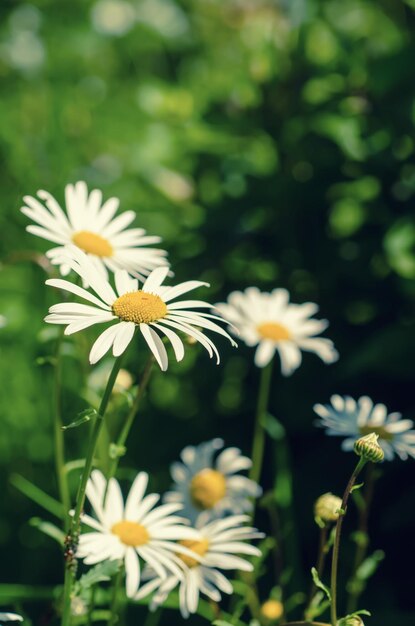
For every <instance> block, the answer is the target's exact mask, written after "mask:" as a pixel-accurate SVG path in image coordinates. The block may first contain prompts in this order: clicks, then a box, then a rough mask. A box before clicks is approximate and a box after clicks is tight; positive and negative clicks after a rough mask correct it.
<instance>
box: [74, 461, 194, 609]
mask: <svg viewBox="0 0 415 626" xmlns="http://www.w3.org/2000/svg"><path fill="white" fill-rule="evenodd" d="M147 483H148V475H147V474H146V473H145V472H140V473H139V474H138V475H137V477H136V479H135V480H134V482H133V484H132V486H131V489H130V492H129V494H128V497H127V500H126V502H125V505H124V500H123V496H122V493H121V489H120V486H119V484H118V482H117V481H116V480H115V479H114V478H111V479H110V481H109V485H108V490H107V481H106V479H105V477H104V475H103V474H102V473H101V472H100V471H99V470H94V471H93V472H92V474H91V478H90V479H89V481H88V485H87V491H86V495H87V498H88V500H89V502H90V503H91V505H92V508H93V510H94V512H95V514H96V519H95V518H93V517H91V516H89V515H85V514H83V515H82V517H81V520H82V522H83V523H84V524H85V525H86V526H89V527H90V528H92V529H93V532H89V533H85V534H82V535H81V536H80V538H79V545H78V549H77V553H76V555H77V557H80V558H82V559H83V560H84V563H85V564H86V565H94V564H95V563H99V562H100V561H106V560H110V561H113V560H122V561H123V562H124V565H125V574H126V592H127V595H128V596H129V597H131V596H133V595H134V594H135V593H136V592H137V589H138V587H139V585H140V578H141V576H140V571H141V565H140V561H141V560H142V561H144V562H145V563H147V564H148V565H149V566H151V568H152V569H153V570H154V571H156V572H157V576H159V577H160V578H161V579H162V580H164V579H166V578H167V576H168V575H169V574H174V575H175V576H177V578H178V580H180V579H181V578H182V577H183V570H184V569H185V567H186V566H185V565H184V561H183V560H182V559H181V558H179V556H178V555H182V556H183V558H198V557H197V555H194V553H193V552H192V551H191V550H190V549H189V548H188V547H187V545H189V542H190V543H191V542H193V541H198V540H199V536H200V534H199V532H198V531H196V530H194V529H192V528H189V527H188V526H185V523H186V522H187V520H185V519H184V518H182V517H178V516H177V515H173V513H176V512H177V511H179V510H180V509H181V508H182V507H181V505H179V504H163V505H161V506H158V507H156V508H154V506H155V504H156V503H157V502H158V500H159V499H160V496H159V495H158V494H154V493H152V494H149V495H147V496H144V493H145V490H146V488H147ZM106 491H107V494H106ZM177 540H180V541H181V540H183V541H184V542H185V543H184V544H183V545H181V544H177V543H176V541H177ZM186 542H187V543H186Z"/></svg>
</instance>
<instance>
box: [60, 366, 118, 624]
mask: <svg viewBox="0 0 415 626" xmlns="http://www.w3.org/2000/svg"><path fill="white" fill-rule="evenodd" d="M120 368H121V356H120V357H118V358H117V359H116V360H115V363H114V366H113V368H112V370H111V373H110V375H109V378H108V382H107V386H106V388H105V391H104V395H103V396H102V400H101V404H100V406H99V409H98V413H97V415H96V417H95V422H94V425H93V428H92V433H91V437H90V440H89V446H88V451H87V455H86V459H85V466H84V468H83V471H82V475H81V480H80V483H79V487H78V493H77V496H76V506H75V512H74V515H73V517H72V520H71V524H70V529H69V534H68V538H67V543H68V545H69V546H70V550H71V552H70V554H68V553H67V569H66V574H65V588H64V606H63V618H62V626H69V625H70V623H71V606H70V605H71V594H72V586H73V581H74V569H75V567H74V559H73V556H74V554H73V552H75V551H76V544H77V541H78V537H79V529H80V525H81V514H82V511H83V508H84V503H85V493H86V486H87V483H88V479H89V476H90V474H91V469H92V463H93V459H94V453H95V448H96V445H97V441H98V437H99V434H100V432H101V428H102V426H103V423H104V416H105V413H106V410H107V407H108V402H109V399H110V397H111V392H112V390H113V388H114V384H115V381H116V378H117V375H118V372H119V371H120Z"/></svg>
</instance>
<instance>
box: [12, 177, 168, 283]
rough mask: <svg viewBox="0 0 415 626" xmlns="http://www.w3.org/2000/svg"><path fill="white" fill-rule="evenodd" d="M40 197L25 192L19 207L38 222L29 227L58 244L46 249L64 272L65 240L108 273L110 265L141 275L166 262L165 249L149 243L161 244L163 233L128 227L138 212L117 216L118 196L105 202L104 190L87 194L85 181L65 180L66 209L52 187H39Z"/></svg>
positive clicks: (110, 268) (98, 267)
mask: <svg viewBox="0 0 415 626" xmlns="http://www.w3.org/2000/svg"><path fill="white" fill-rule="evenodd" d="M37 196H38V198H34V197H32V196H25V197H24V202H25V205H24V206H23V207H22V208H21V211H22V213H24V214H25V215H26V216H27V217H28V218H29V219H31V220H33V222H35V224H30V225H29V226H27V227H26V230H27V231H28V232H30V233H32V234H33V235H36V236H38V237H41V238H43V239H46V240H48V241H51V242H53V243H56V244H58V247H55V248H52V249H51V250H48V252H47V253H46V256H47V257H48V258H49V259H50V260H51V262H52V263H54V264H55V265H59V266H60V271H61V274H62V275H63V276H65V275H66V274H68V273H69V271H70V266H69V265H68V264H66V263H65V262H64V261H63V260H62V258H61V257H62V248H63V247H64V246H67V245H75V246H77V247H78V248H79V249H80V250H83V251H84V252H85V253H87V254H88V255H89V256H90V258H91V260H92V261H93V262H94V264H95V268H96V271H100V273H103V274H104V275H105V276H107V275H108V272H107V270H108V269H109V270H111V271H113V272H114V271H115V270H117V269H125V270H127V271H128V272H129V273H130V274H132V275H133V276H135V277H137V278H139V279H140V280H143V279H144V277H145V276H147V275H148V274H149V273H150V272H151V270H153V269H154V268H156V267H159V266H160V265H166V264H167V260H166V258H165V257H166V254H167V253H166V252H165V251H164V250H160V249H158V248H148V247H146V246H149V245H151V244H157V243H159V242H160V241H161V239H160V237H152V236H148V235H146V231H145V230H144V229H143V228H130V229H129V228H127V227H128V226H129V225H130V224H131V222H132V221H133V220H134V218H135V217H136V214H135V212H134V211H125V212H124V213H121V214H119V215H118V216H116V213H117V210H118V206H119V200H118V198H109V199H108V200H106V201H105V202H103V199H102V192H101V191H100V190H99V189H93V190H92V191H91V192H90V193H88V188H87V185H86V183H85V182H84V181H78V182H77V183H75V184H74V185H66V187H65V205H66V207H65V208H66V212H65V211H64V210H63V209H62V208H61V206H60V205H59V203H58V202H57V200H56V199H55V198H54V197H53V196H52V195H51V194H50V193H49V192H47V191H44V190H39V191H38V192H37Z"/></svg>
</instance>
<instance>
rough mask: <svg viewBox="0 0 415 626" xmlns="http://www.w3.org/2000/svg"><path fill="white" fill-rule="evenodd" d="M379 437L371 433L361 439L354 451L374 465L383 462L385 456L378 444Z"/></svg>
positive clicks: (355, 445) (356, 443)
mask: <svg viewBox="0 0 415 626" xmlns="http://www.w3.org/2000/svg"><path fill="white" fill-rule="evenodd" d="M378 439H379V435H376V433H370V434H369V435H365V436H364V437H360V439H358V440H357V441H356V442H355V444H354V451H355V452H356V454H357V455H359V456H361V457H362V458H363V459H366V461H372V463H380V461H383V459H384V457H385V454H384V452H383V450H382V448H381V447H380V445H379V444H378Z"/></svg>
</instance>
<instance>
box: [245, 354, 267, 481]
mask: <svg viewBox="0 0 415 626" xmlns="http://www.w3.org/2000/svg"><path fill="white" fill-rule="evenodd" d="M271 375H272V360H271V361H270V362H269V363H268V365H266V366H265V367H264V368H262V370H261V380H260V384H259V392H258V401H257V409H256V415H255V427H254V442H253V446H252V467H251V471H250V473H249V478H251V480H254V481H255V482H259V479H260V478H261V471H262V462H263V459H264V448H265V430H264V428H263V426H262V423H261V421H262V418H263V416H264V415H265V413H266V411H267V409H268V401H269V392H270V389H271Z"/></svg>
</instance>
